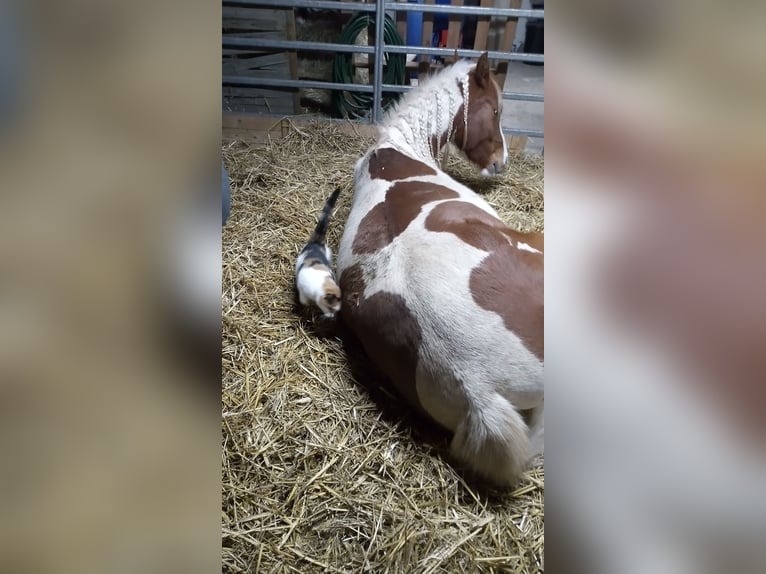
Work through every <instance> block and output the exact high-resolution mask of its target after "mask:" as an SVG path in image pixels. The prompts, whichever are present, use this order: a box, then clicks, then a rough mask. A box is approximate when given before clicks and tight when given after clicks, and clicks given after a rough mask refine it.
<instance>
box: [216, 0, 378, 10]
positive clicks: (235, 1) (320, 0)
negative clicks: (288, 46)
mask: <svg viewBox="0 0 766 574" xmlns="http://www.w3.org/2000/svg"><path fill="white" fill-rule="evenodd" d="M223 5H224V6H229V7H232V8H260V7H263V6H268V7H271V8H318V9H323V10H354V11H358V12H374V11H375V6H373V5H372V4H364V3H362V2H338V1H331V0H223Z"/></svg>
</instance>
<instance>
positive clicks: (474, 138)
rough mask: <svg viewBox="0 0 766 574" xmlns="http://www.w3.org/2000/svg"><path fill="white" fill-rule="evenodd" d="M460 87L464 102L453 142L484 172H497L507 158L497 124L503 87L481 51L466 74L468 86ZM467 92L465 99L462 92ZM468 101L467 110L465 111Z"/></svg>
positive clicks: (503, 166) (457, 119)
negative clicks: (498, 82) (499, 84)
mask: <svg viewBox="0 0 766 574" xmlns="http://www.w3.org/2000/svg"><path fill="white" fill-rule="evenodd" d="M462 88H463V106H462V107H461V108H460V110H458V114H457V116H456V117H455V120H454V122H455V130H454V134H453V139H452V142H453V143H454V144H455V145H456V146H457V147H459V148H460V149H461V150H463V152H464V153H465V155H466V156H467V157H468V159H469V160H470V161H471V162H472V163H474V164H475V165H477V166H478V167H479V168H481V173H482V174H483V175H495V174H497V173H500V172H501V171H502V170H503V169H504V168H505V165H506V163H507V162H508V151H507V149H506V146H505V137H504V136H503V131H502V129H501V127H500V117H501V115H502V112H503V98H502V91H501V89H500V87H499V86H498V85H497V82H496V81H495V79H494V78H493V77H492V74H491V73H490V71H489V58H488V57H487V53H486V52H484V53H483V54H482V55H481V57H480V58H479V61H478V62H477V64H476V67H475V68H474V69H473V70H471V72H470V73H469V74H468V89H467V90H466V89H465V86H462ZM466 94H467V96H468V102H466V101H465V96H466ZM466 105H467V109H468V112H467V113H466V112H465V109H466Z"/></svg>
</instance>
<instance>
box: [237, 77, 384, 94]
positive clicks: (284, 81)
mask: <svg viewBox="0 0 766 574" xmlns="http://www.w3.org/2000/svg"><path fill="white" fill-rule="evenodd" d="M222 84H223V85H224V86H228V87H234V86H243V87H251V86H252V87H258V88H261V87H263V88H314V89H319V90H324V89H326V90H349V91H354V92H367V93H372V92H373V87H372V86H369V85H367V84H344V83H341V82H337V83H336V82H322V81H319V80H293V79H290V78H252V77H249V76H224V77H223V78H222ZM385 91H388V90H385Z"/></svg>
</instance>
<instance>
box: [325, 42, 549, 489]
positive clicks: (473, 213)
mask: <svg viewBox="0 0 766 574" xmlns="http://www.w3.org/2000/svg"><path fill="white" fill-rule="evenodd" d="M501 111H502V98H501V92H500V89H499V88H498V85H497V83H496V82H495V80H494V79H493V78H492V76H491V74H490V70H489V62H488V59H487V54H486V53H485V54H483V55H482V56H481V58H480V59H479V60H478V63H475V64H474V63H472V62H468V61H461V62H458V63H456V64H454V65H452V66H450V67H448V68H446V69H444V70H443V71H441V72H440V73H438V74H436V75H435V76H433V77H432V78H430V79H428V80H427V81H425V82H423V83H422V84H421V85H420V86H418V87H417V88H415V89H413V90H412V91H410V92H409V93H408V94H406V95H405V96H404V97H403V98H402V100H401V101H400V103H399V104H398V105H397V106H396V107H395V109H393V110H391V111H389V113H388V114H387V116H386V118H385V119H384V121H383V123H382V125H381V126H380V127H379V134H378V139H377V143H376V144H375V145H373V147H372V148H370V150H369V151H368V152H367V154H366V155H365V156H364V157H362V158H361V159H360V160H359V161H358V162H357V164H356V166H355V173H354V179H355V190H354V197H353V202H352V207H351V212H350V214H349V217H348V221H347V222H346V227H345V230H344V233H343V238H342V240H341V244H340V249H339V252H338V274H339V276H340V287H341V291H342V293H343V295H342V306H341V316H342V318H343V320H344V322H345V323H346V324H347V325H348V326H349V327H350V329H351V330H352V332H353V333H354V334H355V335H356V336H357V337H358V338H359V340H360V341H361V343H362V345H363V347H364V349H365V351H366V352H367V354H368V355H369V356H370V358H371V359H372V361H373V362H374V364H375V365H376V366H377V367H378V368H379V369H380V370H381V371H383V372H384V373H385V374H386V375H387V376H388V377H389V378H390V379H391V381H392V382H393V383H394V385H395V386H396V388H397V389H398V390H399V392H400V393H401V394H402V395H403V396H404V397H405V398H406V399H407V400H408V401H409V402H410V403H411V404H412V405H414V406H415V407H416V408H418V409H420V410H421V411H422V412H425V413H426V414H427V415H429V416H430V417H431V418H432V419H433V420H435V421H436V422H438V423H439V424H441V425H442V426H444V427H446V428H447V429H449V430H451V431H452V432H454V438H453V440H452V445H451V450H452V453H453V455H454V456H455V457H456V458H458V459H459V460H461V461H463V462H464V463H466V464H467V465H468V466H469V467H470V468H472V469H473V470H474V471H476V472H477V473H478V474H480V475H481V476H483V477H485V478H487V479H489V480H491V481H493V482H495V483H498V484H501V485H508V484H512V483H513V482H514V481H515V479H516V478H517V477H518V475H519V473H520V472H521V471H522V470H523V469H524V467H525V465H526V463H527V462H528V460H529V459H530V457H531V456H533V455H534V454H537V453H539V452H541V451H542V442H543V236H542V234H523V233H518V232H516V231H514V230H512V229H510V228H508V227H507V226H506V225H505V224H504V223H503V222H502V221H501V220H500V219H499V217H498V215H497V213H496V212H495V211H494V210H493V209H492V208H491V207H490V206H489V204H488V203H487V202H486V201H484V200H483V199H482V198H481V197H480V196H479V195H477V194H476V193H474V192H473V191H471V190H470V189H469V188H467V187H465V186H464V185H462V184H460V183H458V182H457V181H455V180H454V179H452V178H451V177H450V176H449V175H447V174H446V173H444V172H443V171H442V170H441V169H440V167H439V160H440V159H441V152H442V150H443V149H444V147H445V145H446V144H447V142H448V141H449V142H452V143H453V144H455V145H456V146H457V147H458V148H459V149H460V150H462V151H463V152H464V153H465V155H466V156H467V157H468V159H469V160H470V161H471V162H473V163H474V164H476V165H477V166H478V167H479V168H480V169H481V170H482V173H483V174H485V175H493V174H495V173H498V172H500V171H501V170H502V169H503V168H504V166H505V164H506V163H507V160H508V154H507V151H506V145H505V139H504V137H503V134H502V131H501V129H500V114H501Z"/></svg>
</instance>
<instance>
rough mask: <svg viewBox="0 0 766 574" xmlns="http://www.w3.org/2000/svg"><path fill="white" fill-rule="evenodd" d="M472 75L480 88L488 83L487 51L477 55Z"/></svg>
mask: <svg viewBox="0 0 766 574" xmlns="http://www.w3.org/2000/svg"><path fill="white" fill-rule="evenodd" d="M474 76H475V78H476V83H477V84H478V85H479V87H480V88H486V87H487V86H488V85H489V80H490V78H489V55H488V54H487V52H484V53H483V54H482V55H481V56H479V61H478V62H477V63H476V72H475V73H474Z"/></svg>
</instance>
